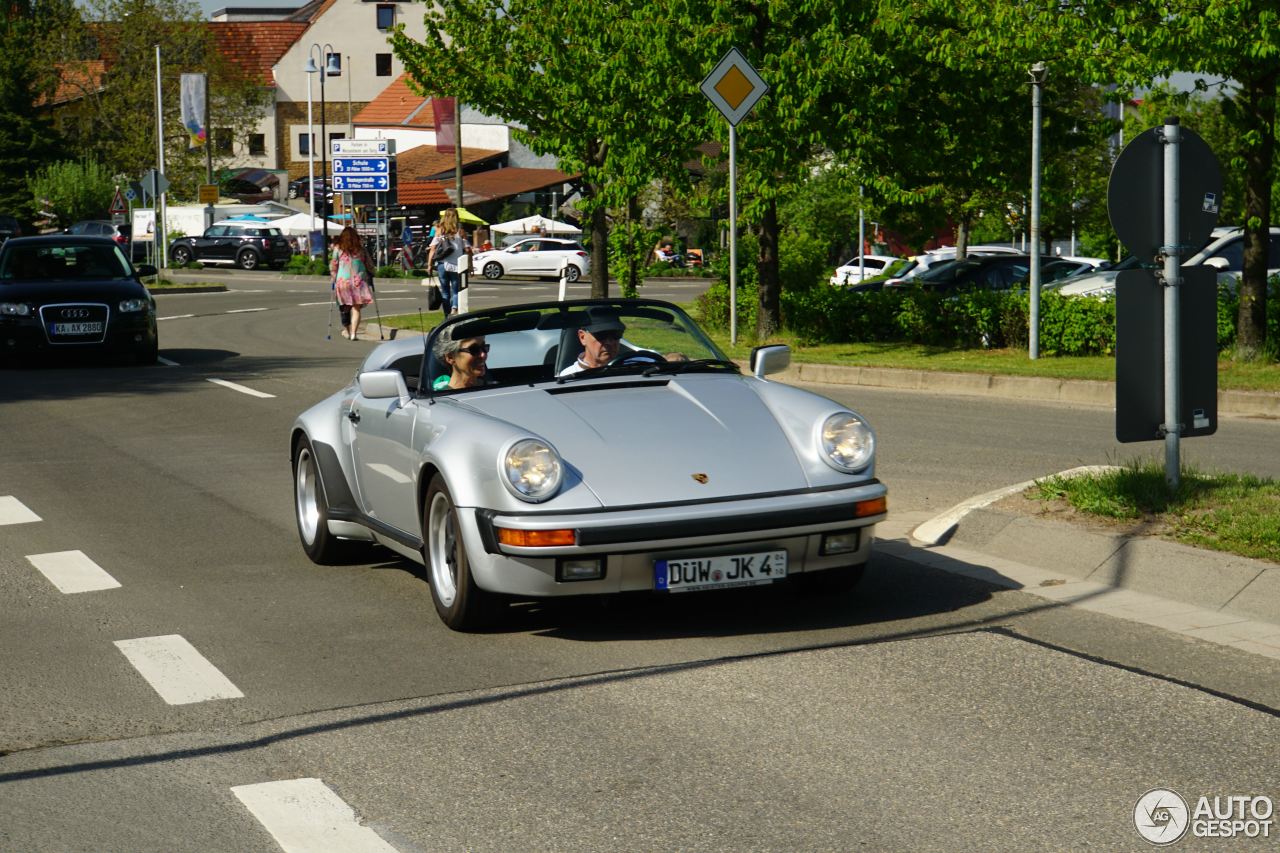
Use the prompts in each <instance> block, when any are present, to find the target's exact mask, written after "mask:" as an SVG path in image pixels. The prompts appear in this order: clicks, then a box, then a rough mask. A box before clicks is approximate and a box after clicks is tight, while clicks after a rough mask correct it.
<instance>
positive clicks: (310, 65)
mask: <svg viewBox="0 0 1280 853" xmlns="http://www.w3.org/2000/svg"><path fill="white" fill-rule="evenodd" d="M317 52H318V53H319V54H320V64H321V65H323V66H324V73H323V74H321V75H320V146H321V147H320V175H321V178H323V180H324V194H323V195H322V197H321V201H320V211H321V218H322V219H323V222H322V223H321V226H320V234H321V241H322V242H321V245H323V246H324V257H325V259H326V260H328V258H329V193H330V192H331V191H332V190H333V187H332V186H330V183H329V182H330V178H329V156H328V151H327V149H328V147H329V128H328V125H327V123H326V122H325V110H324V106H325V100H324V78H326V77H337V76H339V75H341V74H342V60H341V59H339V57H338V54H337V53H335V52H334V50H333V45H331V44H325V45H323V46H321V45H319V44H312V45H311V49H310V50H309V51H308V52H307V64H306V67H305V68H304V69H303V70H304V71H306V72H307V125H308V127H307V132H308V133H310V134H312V140H311V141H312V145H310V146H309V147H310V148H312V149H314V148H315V144H314V142H315V133H314V130H313V129H312V127H311V76H310V75H312V74H315V73H317V72H318V71H319V70H320V67H319V66H318V65H317V64H316V59H315V54H316V53H317ZM311 170H312V171H311V183H310V185H309V186H308V187H307V191H308V192H309V193H310V194H311V217H312V224H313V225H314V223H315V209H316V179H315V154H314V153H313V154H312V155H311Z"/></svg>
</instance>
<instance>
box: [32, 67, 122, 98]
mask: <svg viewBox="0 0 1280 853" xmlns="http://www.w3.org/2000/svg"><path fill="white" fill-rule="evenodd" d="M106 70H107V64H106V63H105V62H103V61H102V60H101V59H88V60H85V61H83V62H77V63H69V64H66V65H63V66H61V70H60V71H59V73H58V88H57V90H56V91H55V92H54V93H53V97H52V98H49V99H44V98H41V100H40V102H39V103H38V104H37V106H49V105H52V104H65V103H68V102H70V101H75V100H79V99H80V98H83V97H84V96H85V95H89V94H92V93H94V92H101V91H102V78H103V75H105V74H106Z"/></svg>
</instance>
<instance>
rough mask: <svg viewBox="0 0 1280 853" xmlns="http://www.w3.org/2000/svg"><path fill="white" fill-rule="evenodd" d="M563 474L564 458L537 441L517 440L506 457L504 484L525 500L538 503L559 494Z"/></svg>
mask: <svg viewBox="0 0 1280 853" xmlns="http://www.w3.org/2000/svg"><path fill="white" fill-rule="evenodd" d="M563 472H564V466H563V465H562V464H561V463H560V455H559V454H558V453H556V452H555V450H553V449H552V447H551V445H549V444H547V443H546V442H545V441H539V440H538V439H536V438H524V439H521V440H520V441H517V442H516V443H515V444H513V445H511V446H510V447H509V448H507V452H506V453H505V454H503V457H502V473H503V480H502V482H503V483H505V484H506V486H507V488H508V489H510V490H511V493H512V494H513V495H515V496H516V497H518V498H520V499H521V500H524V501H531V502H533V503H537V502H538V501H545V500H546V499H547V498H550V497H552V496H553V495H555V493H556V491H557V490H558V489H559V488H560V480H561V476H562V474H563Z"/></svg>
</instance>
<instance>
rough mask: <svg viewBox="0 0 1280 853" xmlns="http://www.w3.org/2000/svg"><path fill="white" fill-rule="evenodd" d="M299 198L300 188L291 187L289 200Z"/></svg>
mask: <svg viewBox="0 0 1280 853" xmlns="http://www.w3.org/2000/svg"><path fill="white" fill-rule="evenodd" d="M297 197H298V188H297V187H289V198H297Z"/></svg>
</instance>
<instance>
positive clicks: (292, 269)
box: [281, 255, 329, 275]
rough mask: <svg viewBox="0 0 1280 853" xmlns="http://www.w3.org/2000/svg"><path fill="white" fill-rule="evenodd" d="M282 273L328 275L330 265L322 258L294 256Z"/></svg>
mask: <svg viewBox="0 0 1280 853" xmlns="http://www.w3.org/2000/svg"><path fill="white" fill-rule="evenodd" d="M281 272H283V273H285V274H286V275H328V274H329V265H328V264H326V263H325V262H324V261H323V260H322V259H320V258H312V257H311V256H309V255H294V256H293V257H291V258H290V259H289V263H287V264H285V265H284V269H283V270H281Z"/></svg>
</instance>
